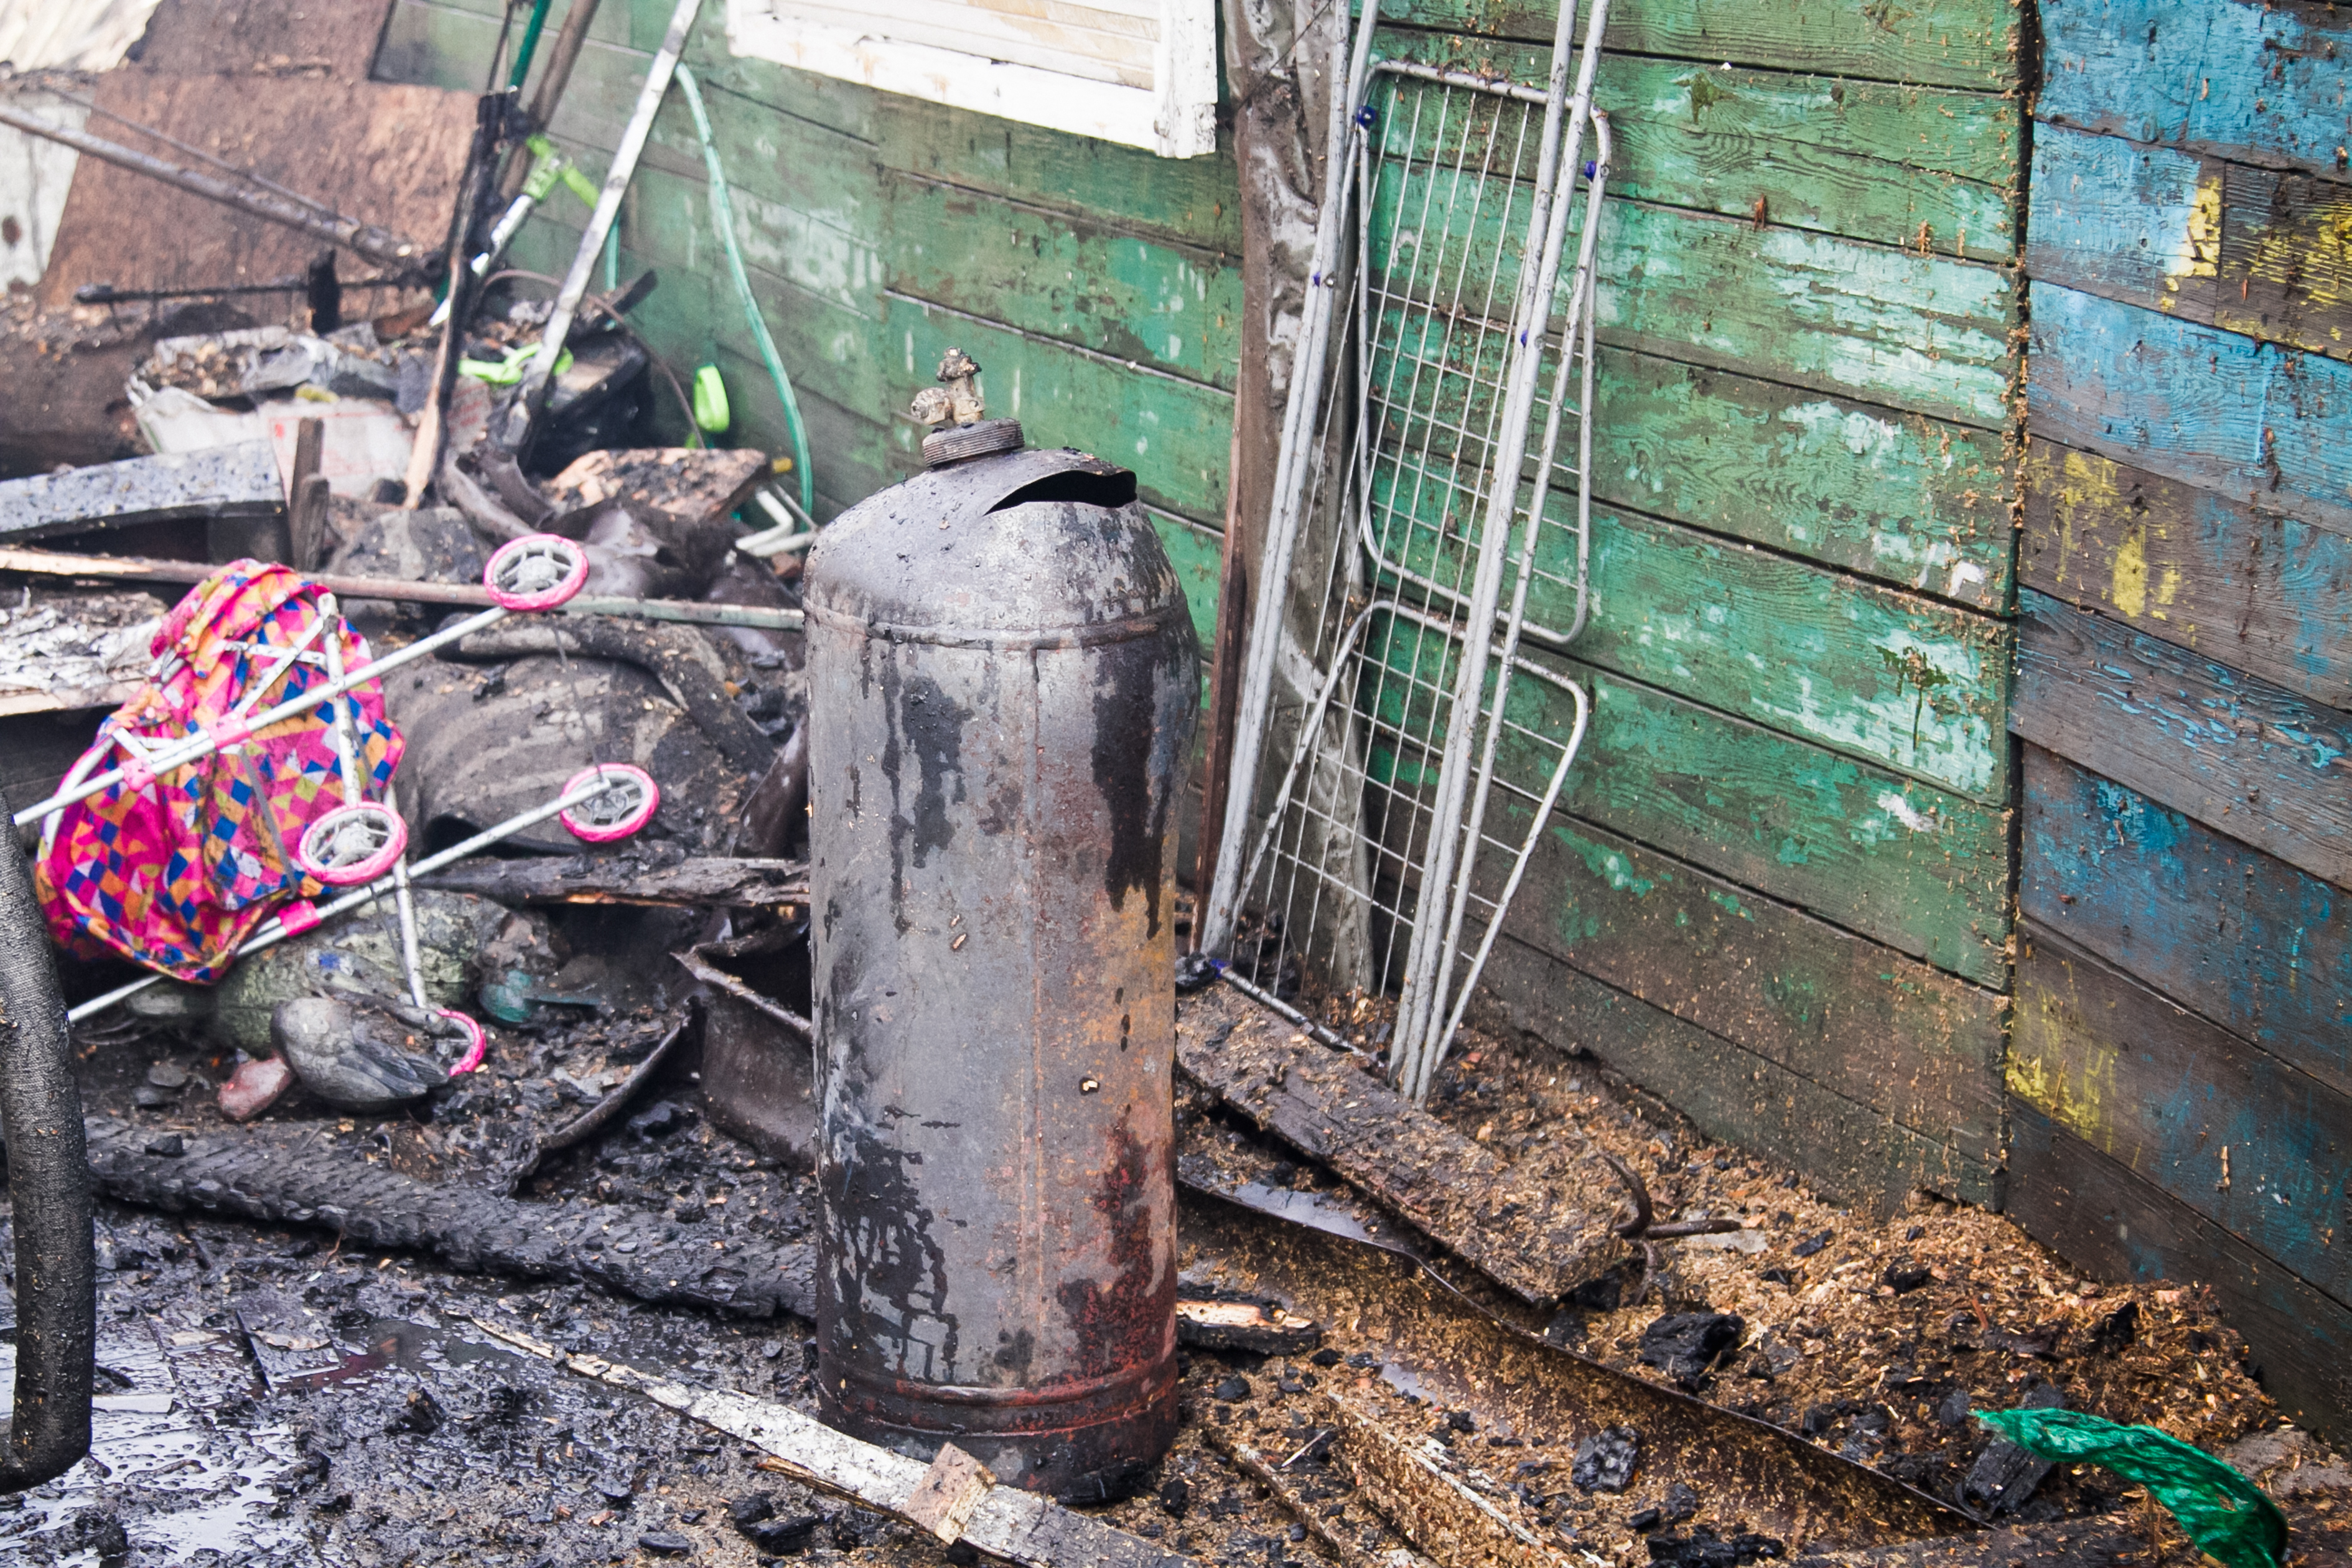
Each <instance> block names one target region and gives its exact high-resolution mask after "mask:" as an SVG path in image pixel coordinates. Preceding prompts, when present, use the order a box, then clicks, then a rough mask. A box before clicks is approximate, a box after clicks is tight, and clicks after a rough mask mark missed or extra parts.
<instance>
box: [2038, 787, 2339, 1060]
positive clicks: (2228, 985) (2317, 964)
mask: <svg viewBox="0 0 2352 1568" xmlns="http://www.w3.org/2000/svg"><path fill="white" fill-rule="evenodd" d="M2023 805H2024V812H2025V822H2024V843H2023V846H2022V853H2021V858H2020V862H2019V868H2018V889H2017V901H2018V910H2019V912H2020V913H2021V914H2022V915H2023V916H2025V918H2027V919H2029V920H2031V921H2034V922H2035V923H2036V924H2038V925H2041V926H2043V927H2045V928H2047V929H2049V930H2051V931H2056V932H2058V933H2059V934H2060V935H2062V936H2063V937H2065V938H2066V939H2067V940H2068V941H2070V942H2074V944H2075V945H2076V946H2078V947H2081V948H2083V949H2084V950H2085V951H2086V952H2092V953H2095V954H2096V955H2097V956H2098V957H2100V958H2102V959H2104V960H2105V961H2106V962H2107V963H2111V964H2114V965H2115V966H2116V968H2118V969H2120V970H2123V971H2124V972H2125V973H2128V974H2130V975H2132V976H2133V977H2135V978H2136V979H2137V980H2139V981H2140V982H2141V983H2143V984H2147V985H2148V986H2149V987H2151V988H2153V989H2155V990H2157V991H2159V992H2161V993H2163V994H2165V995H2166V996H2168V997H2169V998H2171V999H2172V1000H2173V1001H2175V1002H2178V1003H2179V1004H2180V1005H2183V1006H2185V1007H2188V1008H2189V1009H2191V1010H2193V1011H2195V1012H2197V1013H2200V1014H2201V1015H2203V1016H2205V1017H2206V1018H2208V1019H2210V1020H2211V1021H2212V1022H2213V1023H2215V1024H2217V1025H2219V1026H2221V1027H2222V1028H2224V1029H2227V1030H2229V1031H2230V1032H2231V1034H2233V1035H2236V1036H2238V1037H2241V1038H2242V1039H2246V1040H2250V1041H2252V1042H2253V1043H2254V1044H2256V1045H2259V1046H2261V1047H2263V1049H2264V1050H2267V1051H2268V1052H2270V1053H2271V1054H2272V1055H2273V1056H2274V1057H2276V1058H2279V1059H2280V1060H2282V1061H2284V1062H2286V1063H2288V1064H2289V1065H2290V1066H2293V1067H2294V1068H2299V1069H2301V1070H2302V1071H2304V1072H2307V1073H2309V1074H2311V1075H2312V1076H2313V1077H2314V1078H2316V1079H2320V1080H2322V1081H2323V1082H2326V1083H2328V1084H2330V1085H2332V1086H2334V1087H2335V1088H2336V1089H2341V1090H2343V1091H2344V1092H2346V1093H2347V1094H2352V922H2347V921H2346V920H2345V918H2344V917H2345V915H2346V913H2347V902H2352V900H2347V897H2346V895H2345V894H2344V893H2343V892H2342V891H2340V890H2339V889H2336V888H2333V887H2331V886H2329V885H2328V884H2327V883H2326V882H2323V881H2321V880H2319V879H2317V878H2315V877H2308V876H2305V875H2304V874H2303V873H2302V872H2300V871H2298V870H2296V869H2295V868H2294V867H2292V866H2289V865H2287V864H2286V863H2285V862H2284V861H2283V860H2280V859H2277V858H2274V857H2273V856H2269V855H2265V854H2263V852H2262V851H2261V850H2259V849H2251V848H2248V847H2246V846H2245V845H2243V844H2241V843H2239V842H2238V841H2237V840H2235V839H2232V838H2227V837H2222V836H2221V834H2218V833H2215V832H2213V831H2212V830H2211V829H2210V828H2207V827H2205V826H2201V825H2200V824H2198V823H2195V822H2192V821H2190V820H2189V818H2188V817H2186V816H2182V815H2181V814H2180V813H2179V812H2177V811H2168V810H2166V809H2165V808H2164V807H2163V806H2160V805H2157V804H2156V803H2155V802H2154V801H2152V800H2149V799H2148V798H2147V796H2146V795H2141V794H2139V793H2138V792H2137V791H2136V790H2131V789H2126V787H2125V786H2123V785H2122V784H2116V783H2115V782H2114V781H2113V780H2110V779H2104V778H2101V777H2099V776H2098V775H2097V774H2096V773H2091V772H2089V771H2088V770H2086V769H2084V768H2081V767H2077V766H2076V765H2075V764H2074V763H2070V762H2068V761H2066V760H2065V759H2064V758H2063V757H2060V756H2056V755H2054V754H2053V753H2051V752H2045V751H2043V750H2042V748H2041V747H2039V746H2031V745H2030V746H2027V747H2026V748H2025V791H2024V801H2023Z"/></svg>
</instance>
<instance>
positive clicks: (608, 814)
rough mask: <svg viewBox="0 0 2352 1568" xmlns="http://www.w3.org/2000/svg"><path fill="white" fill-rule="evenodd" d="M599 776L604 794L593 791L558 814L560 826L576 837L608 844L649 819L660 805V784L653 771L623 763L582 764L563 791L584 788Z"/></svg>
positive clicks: (569, 792) (633, 831) (629, 832)
mask: <svg viewBox="0 0 2352 1568" xmlns="http://www.w3.org/2000/svg"><path fill="white" fill-rule="evenodd" d="M599 779H602V780H603V781H604V794H602V795H592V796H590V797H589V798H588V799H586V800H583V801H582V802H581V803H580V804H579V805H575V806H572V808H571V809H570V810H568V811H565V812H562V813H561V814H560V815H561V817H562V823H563V826H566V827H568V828H570V829H571V830H572V837H575V838H580V839H583V840H585V841H586V842H588V843H590V844H610V843H612V842H613V841H614V839H617V838H626V837H628V836H629V835H630V834H632V833H635V831H636V830H637V829H638V828H640V827H643V826H645V825H646V823H647V822H649V821H651V820H652V818H653V815H654V810H655V808H656V807H657V806H659V805H661V786H660V785H659V784H656V783H654V776H653V774H651V773H647V772H646V770H645V769H643V768H633V767H631V766H630V765H629V764H628V763H599V764H598V765H597V766H595V767H593V768H583V769H582V770H581V771H580V772H578V773H574V774H572V779H571V781H570V782H569V783H567V784H565V785H564V786H563V793H564V794H565V795H570V794H572V792H573V791H575V790H581V789H585V788H586V787H587V786H589V785H590V784H595V783H596V782H597V781H598V780H599Z"/></svg>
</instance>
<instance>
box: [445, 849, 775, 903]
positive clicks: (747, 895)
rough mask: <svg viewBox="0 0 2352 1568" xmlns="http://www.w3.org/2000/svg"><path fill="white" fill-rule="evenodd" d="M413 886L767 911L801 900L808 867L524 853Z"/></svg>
mask: <svg viewBox="0 0 2352 1568" xmlns="http://www.w3.org/2000/svg"><path fill="white" fill-rule="evenodd" d="M416 885H417V886H418V887H420V888H438V889H443V890H445V891H447V892H453V893H475V894H478V895H480V896H481V897H483V898H487V899H496V900H499V901H500V902H502V903H520V904H667V905H677V906H686V905H695V904H715V905H718V906H720V907H722V908H726V909H738V910H741V909H773V908H777V907H779V906H782V905H786V904H803V903H806V902H807V901H808V867H807V865H806V864H805V863H803V862H802V861H799V860H750V859H740V860H739V859H725V858H719V857H718V856H715V855H712V856H688V857H687V858H683V859H680V860H677V861H675V862H673V863H671V864H669V865H662V864H660V863H658V861H656V862H655V863H652V864H648V863H647V862H646V860H645V859H642V858H638V857H635V856H633V855H625V854H624V855H571V856H562V857H556V856H532V857H531V858H528V859H521V860H491V859H483V858H476V859H469V860H460V861H459V862H457V864H456V865H454V866H449V867H446V868H443V869H441V870H438V871H436V872H435V873H433V875H431V876H429V877H419V878H418V879H416Z"/></svg>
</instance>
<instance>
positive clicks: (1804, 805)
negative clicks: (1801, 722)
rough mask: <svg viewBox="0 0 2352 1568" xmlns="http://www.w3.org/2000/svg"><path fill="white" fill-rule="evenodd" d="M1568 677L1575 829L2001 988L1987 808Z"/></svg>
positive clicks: (1996, 830) (1714, 716) (1995, 812)
mask: <svg viewBox="0 0 2352 1568" xmlns="http://www.w3.org/2000/svg"><path fill="white" fill-rule="evenodd" d="M1566 668H1569V669H1570V672H1571V673H1573V674H1575V675H1576V676H1577V678H1578V679H1582V680H1586V681H1588V682H1589V683H1590V685H1589V689H1591V693H1592V705H1593V721H1592V725H1591V730H1590V731H1588V733H1587V736H1586V739H1585V743H1584V751H1583V753H1582V754H1581V755H1580V757H1579V759H1578V761H1577V764H1576V766H1575V768H1574V769H1573V770H1571V772H1570V777H1569V784H1568V788H1567V790H1566V791H1565V793H1564V794H1563V796H1562V798H1563V799H1565V800H1567V801H1568V802H1570V805H1572V807H1573V809H1574V810H1575V812H1576V814H1577V816H1579V817H1580V818H1582V819H1584V820H1586V821H1590V822H1592V823H1594V824H1596V825H1598V826H1603V827H1606V828H1608V829H1610V830H1612V831H1613V832H1616V833H1620V834H1622V835H1623V836H1624V837H1627V838H1631V839H1633V840H1635V841H1637V842H1639V843H1643V844H1647V845H1651V846H1653V847H1657V848H1660V849H1664V850H1665V851H1667V852H1668V853H1670V854H1673V855H1675V856H1676V857H1678V858H1681V859H1683V860H1685V861H1687V862H1689V863H1691V864H1694V865H1698V866H1704V867H1706V868H1708V869H1709V870H1710V871H1712V872H1714V873H1715V874H1717V875H1718V876H1722V877H1724V878H1727V879H1729V880H1731V881H1735V882H1738V883H1740V884H1742V885H1744V886H1746V887H1749V888H1753V889H1758V890H1759V891H1762V892H1764V893H1767V894H1769V895H1770V896H1771V897H1773V898H1775V899H1778V900H1780V901H1782V902H1784V903H1789V904H1793V905H1796V906H1797V907H1798V908H1800V909H1802V910H1808V911H1810V912H1811V913H1813V914H1816V915H1819V916H1821V917H1822V919H1824V920H1827V921H1832V922H1834V923H1836V924H1838V925H1842V926H1844V927H1845V928H1846V929H1848V930H1850V931H1858V932H1860V933H1861V934H1863V935H1864V936H1868V937H1871V938H1873V939H1874V940H1876V941H1878V942H1884V943H1885V944H1886V945H1887V946H1889V947H1892V948H1894V949H1895V950H1896V951H1897V952H1906V953H1909V954H1910V955H1912V956H1913V957H1915V958H1921V959H1924V960H1926V961H1927V963H1932V964H1934V965H1935V966H1936V967H1937V968H1939V969H1944V970H1948V971H1950V972H1952V973H1956V974H1959V975H1962V976H1964V977H1966V978H1968V979H1970V980H1973V981H1976V982H1977V983H1978V984H1983V985H1990V986H1993V987H1995V988H1997V989H2005V988H2006V986H2007V983H2008V973H2009V960H2008V956H2007V953H2006V952H2005V944H2006V942H2007V941H2008V937H2009V915H2008V910H2007V904H2008V884H2009V867H2010V849H2009V834H2008V828H2007V825H2006V823H2005V821H2004V814H2003V813H2002V812H2001V811H2000V809H1999V808H1998V807H1996V806H1991V805H1980V804H1979V803H1977V802H1975V801H1971V800H1969V799H1967V798H1966V797H1964V796H1960V795H1951V794H1948V793H1947V792H1945V791H1942V790H1938V789H1935V788H1932V787H1930V786H1928V785H1926V784H1919V783H1916V781H1913V780H1910V779H1906V778H1904V777H1903V776H1902V775H1900V774H1898V773H1892V772H1889V771H1887V770H1885V769H1883V768H1876V767H1873V766H1870V765H1868V764H1866V763H1861V762H1858V761H1856V760H1854V759H1853V758H1851V757H1846V756H1842V755H1839V754H1838V753H1836V752H1830V751H1826V750H1824V749H1822V748H1821V747H1819V746H1815V745H1811V744H1809V743H1807V742H1801V741H1796V740H1791V739H1789V738H1787V737H1785V736H1782V735H1780V734H1777V733H1775V732H1774V731H1770V730H1767V729H1764V728H1762V727H1761V726H1758V725H1753V724H1748V723H1744V722H1741V721H1738V720H1736V719H1731V718H1727V717H1726V716H1725V715H1723V714H1720V713H1717V712H1715V711H1713V710H1708V709H1704V708H1700V707H1698V706H1696V705H1695V704H1692V703H1688V702H1685V701H1682V700H1678V699H1675V698H1674V697H1672V696H1669V695H1668V694H1666V693H1664V692H1661V691H1656V690H1654V689H1650V688H1648V687H1644V686H1642V685H1639V684H1637V683H1635V682H1632V681H1626V680H1621V679H1617V678H1615V677H1613V676H1610V675H1607V674H1604V673H1601V672H1600V671H1597V670H1592V669H1591V668H1589V667H1580V666H1575V665H1568V666H1567V667H1566ZM1529 684H1530V685H1532V684H1533V683H1529Z"/></svg>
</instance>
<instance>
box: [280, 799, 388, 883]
mask: <svg viewBox="0 0 2352 1568" xmlns="http://www.w3.org/2000/svg"><path fill="white" fill-rule="evenodd" d="M407 847H408V824H407V823H405V822H404V821H402V820H401V817H400V813H398V812H396V811H394V810H393V809H392V807H390V806H388V805H382V804H380V803H378V802H375V801H362V802H361V803H360V804H358V805H344V806H338V807H336V808H335V809H334V810H333V811H331V812H329V813H327V815H326V816H321V817H320V818H318V819H317V820H316V821H314V822H312V823H311V824H310V826H309V827H307V828H305V829H303V831H302V840H301V843H300V845H299V847H297V848H296V849H295V851H294V858H295V861H296V863H297V864H299V866H300V867H301V868H302V869H303V871H304V872H305V873H307V874H308V875H310V876H312V877H316V878H317V879H319V880H320V881H321V882H324V883H326V884H327V885H328V886H329V887H331V888H348V887H352V886H354V885H356V884H358V883H361V882H373V881H374V880H375V879H377V878H378V877H381V876H383V874H384V873H385V872H386V871H389V870H391V869H392V868H393V863H394V861H396V860H398V859H399V858H400V855H401V851H403V850H404V849H406V848H407Z"/></svg>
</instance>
